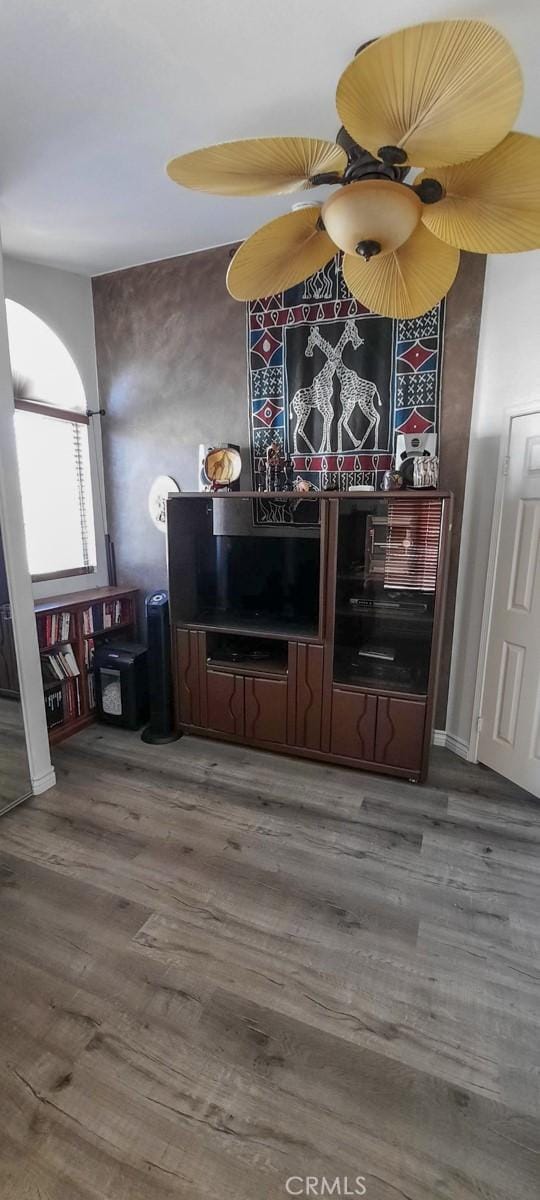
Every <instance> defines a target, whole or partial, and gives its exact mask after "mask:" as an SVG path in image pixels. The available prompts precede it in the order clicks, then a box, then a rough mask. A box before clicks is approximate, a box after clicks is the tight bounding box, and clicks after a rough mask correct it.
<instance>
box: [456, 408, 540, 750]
mask: <svg viewBox="0 0 540 1200" xmlns="http://www.w3.org/2000/svg"><path fill="white" fill-rule="evenodd" d="M535 413H540V399H538V400H531V401H529V403H528V404H514V405H512V406H511V407H510V408H505V410H504V412H503V416H502V431H501V437H500V444H499V459H498V464H497V486H496V489H495V497H494V501H493V520H492V523H491V535H490V541H489V558H488V566H487V571H486V589H485V592H484V609H483V614H482V628H481V631H480V644H479V649H478V667H477V673H476V687H475V691H474V704H473V713H472V723H471V734H470V739H469V753H468V755H467V759H468V761H469V762H478V743H479V740H480V730H481V720H482V705H483V702H484V688H485V680H486V667H487V648H488V641H489V634H490V630H491V618H492V613H493V600H494V596H495V577H496V572H497V563H498V559H499V542H500V536H501V526H502V515H503V505H504V498H505V492H506V480H507V471H506V466H507V462H508V460H509V457H510V441H511V437H512V423H513V421H515V420H516V418H518V417H530V416H533V415H534V414H535Z"/></svg>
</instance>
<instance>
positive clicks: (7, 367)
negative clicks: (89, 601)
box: [0, 248, 55, 793]
mask: <svg viewBox="0 0 540 1200" xmlns="http://www.w3.org/2000/svg"><path fill="white" fill-rule="evenodd" d="M13 412H14V410H13V388H12V384H11V364H10V361H9V345H8V335H7V321H6V307H5V304H4V291H3V275H2V253H1V248H0V526H1V528H2V542H3V546H4V556H5V560H6V571H7V577H8V584H9V594H10V601H11V614H12V621H13V635H14V639H15V648H16V652H17V665H18V668H19V686H20V691H21V706H22V711H23V719H24V728H25V733H26V748H27V752H28V765H29V769H30V778H31V783H32V790H33V791H34V793H38V792H44V791H46V789H47V788H49V787H52V785H53V784H54V781H55V777H54V771H53V769H52V766H51V758H50V752H49V739H48V737H47V724H46V720H45V708H44V705H43V685H42V680H41V666H40V661H39V650H38V643H37V634H36V621H35V616H34V602H33V597H32V584H31V580H30V575H29V573H28V567H27V564H26V551H25V547H24V525H23V514H22V502H21V494H20V488H19V472H18V470H17V456H16V449H15V424H14V420H13Z"/></svg>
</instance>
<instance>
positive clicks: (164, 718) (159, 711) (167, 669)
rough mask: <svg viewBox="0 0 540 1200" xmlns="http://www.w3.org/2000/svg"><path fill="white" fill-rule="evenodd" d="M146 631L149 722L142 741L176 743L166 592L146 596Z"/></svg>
mask: <svg viewBox="0 0 540 1200" xmlns="http://www.w3.org/2000/svg"><path fill="white" fill-rule="evenodd" d="M146 629H147V640H148V687H149V695H150V721H149V724H148V725H147V726H146V729H143V731H142V733H141V737H142V740H143V742H153V743H156V744H159V743H164V742H176V741H177V740H178V738H180V737H182V734H181V733H179V732H178V731H177V730H176V729H175V728H174V722H173V705H172V675H171V639H170V630H169V597H168V595H167V592H153V593H152V595H150V596H147V597H146Z"/></svg>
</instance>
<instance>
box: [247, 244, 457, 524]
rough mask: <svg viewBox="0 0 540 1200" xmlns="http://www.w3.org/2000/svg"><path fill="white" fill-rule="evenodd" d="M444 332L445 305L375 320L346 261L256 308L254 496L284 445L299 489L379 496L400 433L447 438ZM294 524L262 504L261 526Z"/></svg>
mask: <svg viewBox="0 0 540 1200" xmlns="http://www.w3.org/2000/svg"><path fill="white" fill-rule="evenodd" d="M443 330H444V301H441V303H440V304H438V305H437V306H436V308H433V309H431V311H430V312H428V313H425V314H424V316H422V317H417V318H415V319H414V320H404V321H392V320H390V319H389V318H387V317H379V316H376V315H375V314H373V313H371V312H370V311H369V310H368V309H366V308H364V307H363V306H362V305H361V304H360V303H359V302H358V301H357V300H355V299H354V298H353V297H352V296H351V295H350V293H349V292H348V291H347V288H346V286H345V283H344V281H343V277H342V274H341V268H340V261H339V257H336V259H334V260H333V262H331V263H330V264H329V265H328V266H326V267H324V268H323V269H322V270H320V271H318V272H317V273H316V275H312V276H311V278H310V279H307V280H306V281H305V282H304V283H301V284H299V285H298V286H297V287H294V288H290V289H289V291H287V292H282V293H279V294H278V295H277V296H271V297H269V298H268V299H266V300H255V301H252V303H250V304H249V305H248V363H249V369H248V375H249V405H250V436H251V462H252V478H253V487H254V488H255V489H256V490H259V489H260V488H261V480H262V479H263V478H264V460H265V455H266V451H267V449H268V446H269V445H270V444H271V443H272V442H276V441H278V442H279V443H280V444H281V446H282V448H283V452H284V454H289V455H291V457H292V460H293V464H294V471H293V475H294V479H295V480H296V479H298V478H301V479H307V480H309V481H310V482H311V483H313V484H314V485H315V487H316V488H318V489H324V488H328V487H334V488H340V489H343V490H347V488H349V487H351V486H353V485H355V484H356V485H358V484H371V485H373V486H375V488H378V487H379V485H380V482H381V479H382V475H383V473H384V471H386V470H387V469H388V468H389V467H390V466H392V463H393V455H394V453H395V441H396V436H397V434H398V433H419V432H424V431H428V430H429V431H430V432H434V433H437V431H438V425H439V396H440V378H441V367H442V353H443ZM287 519H289V513H288V509H287V507H286V506H283V505H279V506H278V505H274V504H272V503H271V502H269V503H266V502H265V501H263V500H261V501H257V504H256V523H257V524H264V525H267V524H275V523H276V521H278V520H287Z"/></svg>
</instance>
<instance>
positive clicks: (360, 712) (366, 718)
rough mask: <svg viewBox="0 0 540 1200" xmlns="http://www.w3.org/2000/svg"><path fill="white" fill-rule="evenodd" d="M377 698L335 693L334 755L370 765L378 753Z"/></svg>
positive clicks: (333, 705) (360, 693)
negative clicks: (376, 739)
mask: <svg viewBox="0 0 540 1200" xmlns="http://www.w3.org/2000/svg"><path fill="white" fill-rule="evenodd" d="M376 714H377V697H376V696H369V695H366V693H365V692H345V691H341V689H340V688H334V689H333V692H332V738H331V743H330V748H331V751H332V754H341V755H343V757H345V758H362V759H364V761H367V762H371V761H372V760H373V758H374V754H375V718H376Z"/></svg>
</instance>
